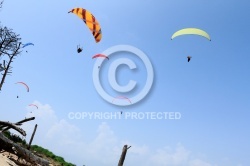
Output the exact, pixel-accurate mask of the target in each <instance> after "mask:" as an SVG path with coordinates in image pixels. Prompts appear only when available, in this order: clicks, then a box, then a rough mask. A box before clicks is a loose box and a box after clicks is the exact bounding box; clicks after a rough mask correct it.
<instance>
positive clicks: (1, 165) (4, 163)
mask: <svg viewBox="0 0 250 166" xmlns="http://www.w3.org/2000/svg"><path fill="white" fill-rule="evenodd" d="M0 166H18V165H16V164H15V163H14V162H13V161H11V160H10V159H9V158H8V153H1V154H0Z"/></svg>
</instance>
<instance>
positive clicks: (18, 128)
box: [0, 121, 26, 136]
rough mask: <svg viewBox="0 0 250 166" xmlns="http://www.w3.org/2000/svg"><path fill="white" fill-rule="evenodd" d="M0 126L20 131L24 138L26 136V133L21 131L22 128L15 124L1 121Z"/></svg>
mask: <svg viewBox="0 0 250 166" xmlns="http://www.w3.org/2000/svg"><path fill="white" fill-rule="evenodd" d="M0 125H3V126H8V127H10V128H12V129H14V130H16V131H18V132H19V133H20V134H22V135H23V136H26V132H25V131H24V130H23V129H21V128H20V127H17V126H16V125H15V124H13V123H10V122H5V121H0Z"/></svg>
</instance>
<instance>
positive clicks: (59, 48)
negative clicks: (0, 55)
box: [0, 0, 250, 166]
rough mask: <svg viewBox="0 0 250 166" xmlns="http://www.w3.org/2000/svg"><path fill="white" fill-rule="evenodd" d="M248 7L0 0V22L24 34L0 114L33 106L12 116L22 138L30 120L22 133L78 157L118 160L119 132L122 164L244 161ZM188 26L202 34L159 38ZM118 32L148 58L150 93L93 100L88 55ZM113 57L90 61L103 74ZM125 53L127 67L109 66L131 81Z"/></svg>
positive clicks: (117, 39)
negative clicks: (118, 101)
mask: <svg viewBox="0 0 250 166" xmlns="http://www.w3.org/2000/svg"><path fill="white" fill-rule="evenodd" d="M75 7H81V8H85V9H87V10H89V11H90V12H91V13H93V15H94V16H95V17H96V19H97V20H98V22H99V23H100V25H101V28H102V33H103V37H102V40H101V41H100V42H99V43H96V42H95V40H94V38H93V36H92V34H91V33H90V31H89V29H88V28H87V26H86V25H85V24H84V23H83V22H82V21H81V20H80V19H79V18H78V17H77V16H76V15H74V14H68V11H70V10H71V9H72V8H75ZM249 8H250V2H249V1H246V0H242V1H236V0H228V1H225V0H224V1H222V0H217V1H198V0H189V1H184V0H181V1H175V0H155V1H153V0H137V1H134V0H126V1H125V0H119V1H116V0H106V1H86V0H85V1H76V0H70V1H69V0H66V1H60V0H53V1H49V0H43V1H32V0H26V1H16V0H8V1H7V0H6V1H5V2H4V4H3V8H2V9H1V11H0V21H1V24H2V25H3V26H7V27H9V28H12V29H13V30H14V32H16V33H18V34H20V37H21V38H22V42H23V43H28V42H32V43H34V46H28V47H26V48H25V49H23V52H22V54H21V55H20V56H18V57H17V59H16V60H15V61H14V63H13V74H12V76H8V77H7V78H6V81H5V84H4V86H3V88H2V91H1V93H0V118H1V120H6V121H11V122H16V121H19V120H21V119H23V118H24V117H30V116H35V117H36V119H35V120H34V121H32V122H29V123H27V124H25V125H23V129H24V130H26V131H27V136H26V139H27V141H29V139H30V136H31V133H32V131H33V128H34V125H35V124H38V128H37V133H36V136H35V138H34V141H33V143H34V144H38V145H41V146H43V147H45V148H47V149H49V150H51V151H53V152H54V153H55V154H57V155H61V156H63V157H64V158H65V160H67V161H69V162H72V163H75V164H76V165H78V166H81V165H83V164H85V165H86V166H100V165H102V166H111V165H117V163H118V161H119V158H120V154H121V150H122V147H123V145H124V144H128V145H131V146H132V147H131V148H130V149H129V150H128V153H127V156H126V160H125V163H124V165H126V166H138V165H144V166H147V165H154V166H248V165H249V164H250V158H249V149H250V143H249V137H250V129H249V125H250V121H249V118H250V87H249V85H250V47H249V38H250V33H249V27H250V22H249V15H250V11H249ZM189 27H194V28H200V29H203V30H205V31H206V32H207V33H208V34H209V35H210V37H211V41H208V40H207V39H205V38H203V37H201V36H196V35H185V36H180V37H177V38H175V39H173V40H171V39H170V38H171V36H172V34H173V33H174V32H176V31H177V30H180V29H182V28H189ZM79 44H80V45H81V47H83V52H82V53H80V54H78V53H77V52H76V47H77V45H79ZM120 44H126V45H131V46H134V47H136V48H138V49H140V50H142V51H143V52H144V53H145V54H146V55H147V56H148V58H149V59H150V61H151V63H152V65H153V69H154V82H153V86H152V88H151V91H150V93H149V94H148V95H147V97H146V98H145V99H144V100H142V101H141V102H139V103H137V104H135V105H132V106H128V107H119V106H114V105H112V104H110V103H108V102H106V101H105V100H103V99H102V98H101V96H100V95H99V94H98V93H97V91H96V89H95V86H94V83H93V79H92V73H93V68H94V64H95V61H96V60H93V59H92V56H93V55H95V54H97V53H101V52H103V51H105V50H106V49H108V48H110V47H112V46H115V45H120ZM26 50H27V51H28V53H26ZM188 55H190V56H192V59H191V61H190V62H189V63H188V62H187V58H186V57H187V56H188ZM121 56H128V57H131V55H121ZM115 59H117V57H115V56H111V57H110V60H109V61H108V62H106V63H105V64H104V65H103V68H102V69H101V70H102V78H103V80H104V81H105V79H106V82H107V71H108V65H110V64H111V63H112V61H114V60H115ZM2 60H3V59H1V60H0V62H1V61H2ZM136 62H138V66H139V67H138V68H139V69H138V71H136V72H131V71H130V70H128V68H127V67H124V68H122V69H121V70H120V71H119V76H118V77H119V78H120V83H121V84H126V83H127V81H128V80H129V79H134V80H136V81H137V82H138V83H139V87H138V89H137V90H138V91H140V88H141V87H143V83H144V82H145V80H146V74H145V68H143V65H140V63H139V60H137V61H136ZM140 67H141V68H142V69H141V70H140ZM18 81H23V82H25V83H27V84H28V85H29V88H30V92H28V93H27V92H26V91H25V89H24V88H23V87H22V86H19V85H17V84H15V83H16V82H18ZM107 90H108V91H109V93H110V94H113V95H116V94H117V95H118V93H116V92H114V91H112V88H110V87H107ZM17 95H18V96H19V98H17V97H16V96H17ZM129 97H131V96H129ZM31 103H34V104H36V105H37V106H38V107H39V109H35V108H34V107H29V106H28V105H29V104H31ZM120 111H123V114H122V118H121V119H114V118H113V119H90V118H85V119H71V118H69V113H70V112H73V113H77V112H85V113H86V112H87V113H90V112H97V113H100V112H109V113H111V112H113V113H114V112H120ZM131 112H137V113H139V112H141V113H143V112H144V113H145V112H155V113H157V112H178V113H180V114H181V118H180V119H140V120H139V119H137V120H136V119H133V120H132V119H124V117H125V113H131Z"/></svg>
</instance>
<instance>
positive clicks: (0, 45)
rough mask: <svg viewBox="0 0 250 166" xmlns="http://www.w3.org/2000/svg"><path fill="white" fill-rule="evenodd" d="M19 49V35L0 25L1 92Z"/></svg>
mask: <svg viewBox="0 0 250 166" xmlns="http://www.w3.org/2000/svg"><path fill="white" fill-rule="evenodd" d="M2 2H3V1H2ZM20 48H21V38H20V37H19V34H16V33H15V32H13V30H12V29H9V28H7V27H3V26H2V25H0V59H3V58H4V59H5V58H6V60H3V61H2V63H1V62H0V64H1V67H2V70H3V71H2V72H3V74H2V79H1V82H0V91H1V90H2V86H3V84H4V81H5V79H6V76H7V75H9V74H10V73H12V66H11V64H12V62H13V60H14V59H15V57H16V56H18V55H19V54H20V53H21V51H20Z"/></svg>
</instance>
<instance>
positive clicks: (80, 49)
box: [77, 45, 82, 53]
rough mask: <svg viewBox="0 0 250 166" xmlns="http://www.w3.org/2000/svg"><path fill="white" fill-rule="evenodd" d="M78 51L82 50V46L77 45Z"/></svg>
mask: <svg viewBox="0 0 250 166" xmlns="http://www.w3.org/2000/svg"><path fill="white" fill-rule="evenodd" d="M77 52H78V53H80V52H82V48H80V46H79V45H78V46H77Z"/></svg>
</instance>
